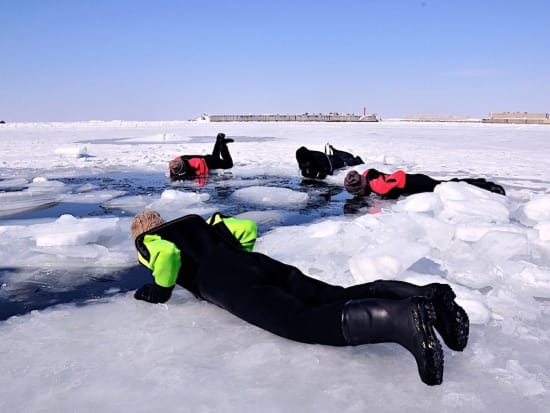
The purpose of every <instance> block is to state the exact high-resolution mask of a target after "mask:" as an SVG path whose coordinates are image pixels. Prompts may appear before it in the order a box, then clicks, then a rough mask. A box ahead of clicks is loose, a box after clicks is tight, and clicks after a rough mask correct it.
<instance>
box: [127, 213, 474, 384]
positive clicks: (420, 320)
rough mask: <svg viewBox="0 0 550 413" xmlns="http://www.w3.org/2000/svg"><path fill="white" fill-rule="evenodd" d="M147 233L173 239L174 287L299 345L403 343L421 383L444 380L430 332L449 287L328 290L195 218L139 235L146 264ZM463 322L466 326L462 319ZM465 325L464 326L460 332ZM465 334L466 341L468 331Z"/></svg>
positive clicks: (390, 284) (382, 284)
mask: <svg viewBox="0 0 550 413" xmlns="http://www.w3.org/2000/svg"><path fill="white" fill-rule="evenodd" d="M147 234H154V235H158V236H160V237H161V238H162V239H163V240H169V241H171V242H172V243H174V244H175V245H176V247H177V248H178V249H179V250H180V254H181V268H180V270H179V274H178V277H177V281H176V282H177V284H179V285H180V286H182V287H184V288H185V289H187V290H189V291H190V292H192V293H193V294H194V295H195V296H197V297H198V298H201V299H204V300H206V301H208V302H210V303H213V304H215V305H217V306H219V307H221V308H223V309H225V310H227V311H229V312H230V313H232V314H234V315H236V316H237V317H239V318H241V319H243V320H245V321H247V322H249V323H251V324H254V325H256V326H258V327H260V328H263V329H265V330H267V331H270V332H272V333H274V334H277V335H279V336H282V337H286V338H288V339H292V340H296V341H300V342H305V343H318V344H328V345H334V346H345V345H357V344H363V343H376V342H397V343H400V344H401V345H403V346H405V347H406V348H407V349H409V351H411V353H413V355H414V356H415V358H416V361H417V365H418V369H419V372H420V375H421V377H422V380H423V381H425V382H426V383H428V384H439V383H440V382H441V374H442V368H443V367H442V353H441V347H440V346H439V343H438V341H437V338H436V336H435V335H434V333H433V330H432V328H431V323H432V322H435V324H434V325H435V326H436V328H438V325H437V321H434V319H435V314H436V313H434V307H433V304H432V299H433V303H436V302H438V301H437V300H439V298H436V295H437V294H439V291H440V289H444V291H443V290H441V291H442V292H441V294H439V295H437V297H439V296H441V297H443V296H444V295H445V297H447V298H446V299H443V298H441V300H442V302H443V301H445V300H446V301H449V300H448V299H450V300H451V301H452V298H453V297H454V294H453V293H452V290H451V289H450V287H449V286H447V285H443V284H431V285H429V286H424V287H419V286H415V285H412V284H408V283H405V282H398V281H377V282H372V283H366V284H361V285H357V286H352V287H347V288H344V287H341V286H335V285H330V284H327V283H325V282H322V281H319V280H316V279H314V278H310V277H308V276H306V275H304V274H303V273H302V272H301V271H300V270H299V269H297V268H296V267H293V266H291V265H287V264H284V263H282V262H279V261H277V260H275V259H273V258H270V257H268V256H266V255H264V254H261V253H257V252H247V251H245V250H243V249H242V248H241V247H240V245H239V244H238V242H237V241H235V239H234V237H232V236H231V235H228V236H224V235H223V234H222V233H221V232H218V231H216V229H215V228H213V227H211V226H209V225H208V224H206V223H205V222H204V220H203V219H202V218H201V217H200V216H197V215H188V216H185V217H182V218H179V219H177V220H174V221H171V222H169V223H165V224H163V225H161V226H159V227H157V228H155V229H153V230H150V231H148V232H146V233H144V234H141V235H140V236H138V237H137V238H136V241H135V243H136V248H137V249H138V252H139V254H141V255H142V256H143V257H145V259H146V260H148V254H149V252H148V250H147V248H145V246H144V243H143V238H144V236H146V235H147ZM436 286H437V287H436ZM436 291H437V294H436ZM451 294H452V297H451ZM414 296H425V297H427V296H431V297H432V298H425V297H422V298H419V297H414ZM449 297H450V298H449ZM136 298H138V299H143V300H146V301H151V302H158V301H159V300H154V299H153V300H149V299H148V298H149V297H147V296H143V295H140V290H138V291H137V292H136ZM168 298H169V296H168V297H167V298H166V299H165V300H164V301H166V300H167V299H168ZM162 302H163V301H162ZM452 302H453V303H454V301H452ZM452 318H456V315H454V314H453V315H452ZM463 318H465V319H466V323H467V315H466V314H465V313H464V315H463ZM440 319H441V321H440V324H441V325H440V326H439V327H440V328H442V331H445V328H443V327H442V325H443V324H444V320H443V317H440ZM464 326H465V324H464V323H463V325H462V327H461V331H462V332H463V333H464V331H465V330H464V328H465V327H464ZM465 334H466V339H467V331H466V332H465ZM452 335H453V334H451V335H450V336H452ZM450 336H449V337H450ZM454 336H458V335H457V334H454ZM455 338H456V337H455ZM449 341H450V342H452V341H456V340H455V339H454V338H449ZM462 342H463V344H460V343H458V344H456V343H455V344H456V346H458V347H461V346H465V345H466V343H465V339H464V334H462ZM451 345H454V344H451ZM438 346H439V347H438ZM426 360H427V361H426ZM439 362H441V365H440V366H439V364H438V363H439Z"/></svg>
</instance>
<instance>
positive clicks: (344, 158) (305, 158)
mask: <svg viewBox="0 0 550 413" xmlns="http://www.w3.org/2000/svg"><path fill="white" fill-rule="evenodd" d="M326 152H327V153H323V152H321V151H312V150H309V149H307V148H306V147H305V146H302V147H300V148H298V149H297V150H296V161H297V162H298V167H299V168H300V172H301V174H302V176H303V177H305V178H317V179H325V178H326V177H327V175H332V174H333V172H334V171H335V170H337V169H340V168H344V167H346V166H355V165H360V164H362V163H363V160H362V159H361V158H360V157H359V156H354V155H352V154H351V153H349V152H345V151H341V150H338V149H336V148H334V147H333V146H332V145H329V146H328V148H327V150H326Z"/></svg>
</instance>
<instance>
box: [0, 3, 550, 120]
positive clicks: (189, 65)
mask: <svg viewBox="0 0 550 413" xmlns="http://www.w3.org/2000/svg"><path fill="white" fill-rule="evenodd" d="M549 39H550V1H547V0H523V1H509V0H500V1H496V0H495V1H493V0H485V1H484V0H477V1H474V0H471V1H470V0H463V1H458V0H457V1H451V0H445V1H444V0H425V1H416V0H409V1H406V0H400V1H398V0H385V1H384V0H379V1H370V0H340V1H335V0H332V1H326V0H317V1H300V0H294V1H287V0H265V1H261V0H250V1H245V0H233V1H229V0H226V1H223V0H210V1H208V0H203V1H195V0H187V1H183V0H182V1H175V0H151V1H143V0H132V1H130V0H72V1H71V0H49V1H46V0H0V84H1V88H0V119H3V120H5V121H75V120H91V119H98V120H112V119H125V120H186V119H194V118H196V117H197V116H199V115H200V114H201V113H209V114H230V113H231V114H248V113H305V112H309V113H319V112H322V113H328V112H340V113H356V114H361V113H362V112H363V108H364V107H366V110H367V112H369V113H372V112H375V113H378V114H379V116H380V117H382V118H392V117H400V116H403V115H407V114H453V115H468V116H471V117H483V116H486V115H487V114H488V113H489V112H492V111H522V112H524V111H527V112H550V49H549V45H550V41H549Z"/></svg>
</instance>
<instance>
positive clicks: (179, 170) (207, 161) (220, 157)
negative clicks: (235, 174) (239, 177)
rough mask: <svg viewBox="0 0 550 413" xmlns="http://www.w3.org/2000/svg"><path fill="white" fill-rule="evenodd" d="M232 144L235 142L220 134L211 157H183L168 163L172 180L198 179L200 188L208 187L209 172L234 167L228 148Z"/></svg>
mask: <svg viewBox="0 0 550 413" xmlns="http://www.w3.org/2000/svg"><path fill="white" fill-rule="evenodd" d="M231 142H234V141H233V139H229V138H226V137H225V134H224V133H218V136H216V143H215V144H214V149H213V150H212V154H211V155H181V156H178V157H176V158H174V159H172V160H171V161H170V162H169V163H168V169H169V171H170V179H171V180H172V181H178V180H182V179H189V178H196V179H197V182H198V184H199V185H200V186H204V185H206V177H207V176H208V171H209V170H211V169H230V168H232V167H233V159H232V158H231V154H230V153H229V148H228V147H227V144H228V143H231Z"/></svg>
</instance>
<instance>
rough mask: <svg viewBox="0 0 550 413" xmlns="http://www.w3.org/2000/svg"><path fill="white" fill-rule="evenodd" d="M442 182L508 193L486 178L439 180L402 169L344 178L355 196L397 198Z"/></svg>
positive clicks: (433, 186) (376, 171) (346, 185)
mask: <svg viewBox="0 0 550 413" xmlns="http://www.w3.org/2000/svg"><path fill="white" fill-rule="evenodd" d="M442 182H467V183H469V184H470V185H475V186H477V187H479V188H482V189H485V190H487V191H491V192H495V193H497V194H500V195H506V192H505V191H504V188H503V187H502V186H500V185H497V184H495V183H494V182H490V181H486V180H485V179H484V178H465V179H458V178H453V179H451V180H450V181H439V180H437V179H433V178H430V177H429V176H428V175H424V174H408V173H405V172H404V171H402V170H397V171H395V172H393V173H391V174H386V173H382V172H380V171H378V170H376V169H372V168H371V169H367V170H366V171H365V172H363V173H362V174H359V172H357V171H349V172H348V173H347V175H346V177H345V179H344V188H345V189H346V191H348V192H349V193H350V194H352V195H355V196H368V195H370V194H371V193H374V194H377V195H381V196H383V197H384V198H390V199H395V198H398V197H399V196H400V195H412V194H418V193H420V192H432V191H433V190H434V189H435V187H436V186H437V185H439V184H440V183H442Z"/></svg>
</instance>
